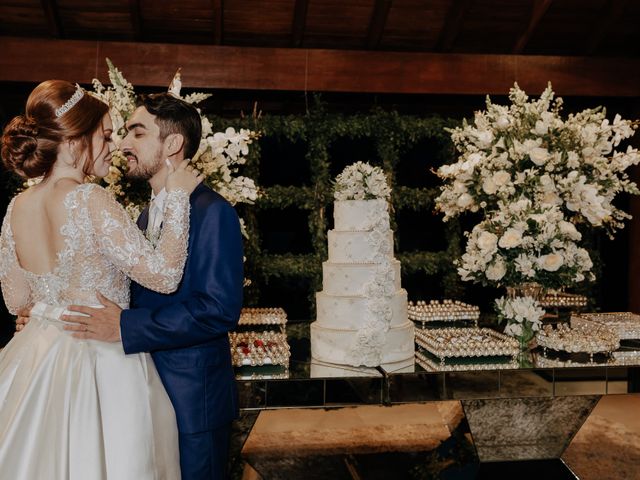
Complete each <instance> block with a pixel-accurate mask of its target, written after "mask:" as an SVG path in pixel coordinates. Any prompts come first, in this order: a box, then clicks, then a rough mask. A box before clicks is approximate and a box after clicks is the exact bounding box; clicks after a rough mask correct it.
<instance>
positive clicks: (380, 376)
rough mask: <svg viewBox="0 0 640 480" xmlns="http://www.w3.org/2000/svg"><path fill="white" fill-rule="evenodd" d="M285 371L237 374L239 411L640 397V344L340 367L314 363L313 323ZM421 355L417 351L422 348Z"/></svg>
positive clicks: (292, 338)
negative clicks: (592, 351) (593, 351)
mask: <svg viewBox="0 0 640 480" xmlns="http://www.w3.org/2000/svg"><path fill="white" fill-rule="evenodd" d="M286 333H287V340H288V343H289V345H290V347H291V358H290V362H289V366H288V368H285V367H280V366H261V367H241V368H236V378H237V380H238V385H239V390H240V394H241V407H242V408H249V409H251V408H282V407H288V406H309V407H321V406H325V407H326V406H337V405H357V404H391V403H404V402H415V401H433V400H446V399H465V398H469V399H473V398H505V397H512V398H515V397H541V396H557V395H591V394H597V395H605V394H613V393H629V392H638V391H640V342H639V341H623V342H622V346H621V348H620V349H619V350H618V351H616V352H614V353H613V354H612V355H610V356H607V355H603V354H598V355H595V356H593V358H590V357H589V355H587V354H571V355H569V354H566V353H565V354H561V353H552V352H547V354H546V355H545V354H543V352H542V350H541V349H534V350H533V351H530V352H527V353H526V354H523V355H520V356H519V357H518V358H517V359H512V358H505V357H502V358H484V359H472V358H464V359H460V360H458V361H455V362H451V361H447V362H444V364H442V363H441V362H440V361H439V360H438V359H437V358H435V357H431V358H429V356H428V355H420V354H418V355H416V359H411V360H408V361H405V362H400V363H397V364H388V365H382V366H380V367H376V368H369V367H352V366H347V365H335V364H330V363H325V362H321V361H318V360H316V359H314V358H313V357H312V356H311V348H310V341H309V324H308V323H293V324H289V325H287V328H286ZM418 351H419V352H420V349H418Z"/></svg>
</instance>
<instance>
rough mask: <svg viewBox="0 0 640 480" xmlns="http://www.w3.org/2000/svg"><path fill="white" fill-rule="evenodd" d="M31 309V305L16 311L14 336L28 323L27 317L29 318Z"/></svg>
mask: <svg viewBox="0 0 640 480" xmlns="http://www.w3.org/2000/svg"><path fill="white" fill-rule="evenodd" d="M32 308H33V303H31V304H29V305H27V306H25V307H22V308H21V309H20V310H18V318H16V331H15V333H14V335H15V334H17V333H20V331H22V329H23V328H24V327H26V326H27V323H29V317H30V316H31V309H32Z"/></svg>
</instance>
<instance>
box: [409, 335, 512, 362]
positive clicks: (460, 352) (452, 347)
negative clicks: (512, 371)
mask: <svg viewBox="0 0 640 480" xmlns="http://www.w3.org/2000/svg"><path fill="white" fill-rule="evenodd" d="M416 343H417V344H418V345H419V346H420V347H422V348H424V349H425V350H427V351H429V352H430V353H431V354H433V355H435V356H436V357H438V358H439V359H440V362H441V363H443V362H444V360H445V358H462V357H498V356H510V357H517V356H518V354H519V353H520V346H519V345H518V341H517V340H516V339H515V338H512V337H508V336H507V335H504V334H502V333H498V332H496V331H495V330H491V329H490V328H453V327H448V328H433V329H427V330H416Z"/></svg>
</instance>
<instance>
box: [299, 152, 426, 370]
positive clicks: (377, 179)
mask: <svg viewBox="0 0 640 480" xmlns="http://www.w3.org/2000/svg"><path fill="white" fill-rule="evenodd" d="M388 195H389V188H388V186H387V185H386V180H385V178H384V173H383V172H382V170H381V169H379V168H375V167H371V166H370V165H368V164H363V163H361V162H358V163H356V164H354V165H351V166H350V167H347V169H345V171H344V172H343V173H342V174H341V175H340V176H338V179H337V184H336V202H335V204H334V214H333V216H334V222H335V227H334V229H333V230H330V231H329V232H328V242H329V260H328V261H327V262H324V263H323V265H322V271H323V291H322V292H318V293H317V294H316V304H317V321H316V322H314V323H312V324H311V354H312V356H313V357H314V358H316V359H318V360H321V361H323V362H330V363H337V364H346V365H355V366H359V365H365V366H377V365H381V364H384V363H395V362H400V361H403V360H407V359H411V358H413V356H414V332H413V323H412V322H411V321H409V319H408V316H407V292H406V291H405V290H404V289H402V288H401V286H400V262H399V261H398V260H396V259H395V258H394V257H393V232H392V231H391V229H390V226H389V211H388V208H389V207H388V203H387V200H386V198H387V197H388ZM352 198H360V199H355V200H354V199H352ZM366 198H371V199H366Z"/></svg>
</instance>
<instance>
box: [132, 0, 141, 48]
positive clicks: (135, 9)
mask: <svg viewBox="0 0 640 480" xmlns="http://www.w3.org/2000/svg"><path fill="white" fill-rule="evenodd" d="M129 16H130V17H131V29H132V30H133V38H134V40H141V39H142V12H141V11H140V0H129Z"/></svg>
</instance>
